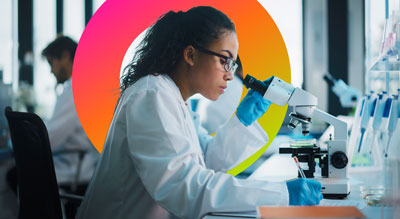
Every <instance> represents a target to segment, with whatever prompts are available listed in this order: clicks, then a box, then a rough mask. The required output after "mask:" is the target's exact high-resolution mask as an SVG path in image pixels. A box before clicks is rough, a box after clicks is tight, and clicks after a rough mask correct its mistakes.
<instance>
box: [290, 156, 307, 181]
mask: <svg viewBox="0 0 400 219" xmlns="http://www.w3.org/2000/svg"><path fill="white" fill-rule="evenodd" d="M293 160H294V162H295V163H296V166H297V168H298V169H299V172H300V175H301V178H304V179H305V178H306V174H304V171H303V169H302V168H301V166H300V163H299V160H298V159H297V157H296V156H294V157H293Z"/></svg>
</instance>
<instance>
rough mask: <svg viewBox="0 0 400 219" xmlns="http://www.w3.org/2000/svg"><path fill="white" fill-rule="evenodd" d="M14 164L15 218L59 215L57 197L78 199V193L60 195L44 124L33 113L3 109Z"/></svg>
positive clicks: (60, 208)
mask: <svg viewBox="0 0 400 219" xmlns="http://www.w3.org/2000/svg"><path fill="white" fill-rule="evenodd" d="M5 115H6V117H7V120H8V124H9V129H10V135H11V141H12V146H13V151H14V158H15V163H16V171H17V180H18V201H19V212H18V218H63V209H62V204H61V201H60V196H61V198H65V199H68V200H69V201H76V202H80V201H81V200H82V197H81V196H76V195H68V194H65V195H60V194H59V190H58V185H57V179H56V175H55V171H54V164H53V158H52V153H51V148H50V142H49V137H48V133H47V129H46V126H45V125H44V123H43V121H42V119H41V118H40V117H39V116H37V115H36V114H34V113H22V112H13V111H12V109H11V108H10V107H7V108H6V109H5Z"/></svg>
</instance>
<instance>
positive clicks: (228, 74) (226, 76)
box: [224, 71, 233, 81]
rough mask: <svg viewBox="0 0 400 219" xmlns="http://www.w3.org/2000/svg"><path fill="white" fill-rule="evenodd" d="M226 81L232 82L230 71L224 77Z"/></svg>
mask: <svg viewBox="0 0 400 219" xmlns="http://www.w3.org/2000/svg"><path fill="white" fill-rule="evenodd" d="M224 77H225V78H224V79H225V80H226V81H232V80H233V73H232V72H231V71H229V72H227V73H226V74H225V76H224Z"/></svg>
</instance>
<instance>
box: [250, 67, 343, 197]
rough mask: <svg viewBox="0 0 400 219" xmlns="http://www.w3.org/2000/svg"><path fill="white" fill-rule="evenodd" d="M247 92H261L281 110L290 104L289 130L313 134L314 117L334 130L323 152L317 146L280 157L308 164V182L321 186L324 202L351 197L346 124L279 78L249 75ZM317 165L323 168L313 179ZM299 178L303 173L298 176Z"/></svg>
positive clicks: (289, 149)
mask: <svg viewBox="0 0 400 219" xmlns="http://www.w3.org/2000/svg"><path fill="white" fill-rule="evenodd" d="M243 83H244V85H245V87H246V88H252V89H254V90H255V91H257V92H259V93H260V94H261V95H262V96H263V97H264V98H265V99H267V100H269V101H271V102H272V103H274V104H277V105H279V106H284V105H286V104H288V105H289V106H293V108H294V111H293V112H291V113H290V114H289V116H290V123H289V125H288V126H289V128H290V129H294V128H296V127H297V126H298V125H301V128H302V133H303V135H304V136H306V135H308V134H309V133H310V126H311V117H312V116H315V117H318V118H320V119H322V120H324V121H325V122H327V123H328V124H330V125H332V126H333V128H334V133H333V138H332V135H330V139H329V141H328V142H327V148H326V149H323V148H321V147H319V146H317V145H316V144H314V145H312V146H311V147H310V145H307V146H299V147H286V148H284V147H281V148H280V149H279V153H282V154H292V156H296V157H298V160H299V162H303V163H307V164H308V167H309V168H308V170H304V173H305V175H306V177H307V178H313V179H314V180H317V181H319V182H321V184H322V194H323V196H324V197H325V198H345V197H347V195H348V194H349V193H350V184H349V179H348V168H349V162H348V158H347V124H346V123H345V122H343V121H341V120H339V119H338V118H336V117H334V116H332V115H330V114H328V113H326V112H324V111H322V110H320V109H318V108H316V106H317V104H318V101H317V98H316V97H315V96H314V95H312V94H310V93H308V92H307V91H304V90H302V89H300V88H295V87H293V86H292V85H291V84H289V83H286V82H285V81H283V80H281V79H279V78H277V77H274V76H273V77H271V78H270V79H269V80H267V81H265V82H262V81H259V80H257V79H256V78H254V77H252V76H250V75H247V76H246V77H245V79H244V80H243ZM316 162H318V165H319V167H320V168H321V174H320V176H314V172H315V166H316ZM298 176H299V177H301V176H300V173H299V174H298Z"/></svg>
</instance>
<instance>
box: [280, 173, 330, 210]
mask: <svg viewBox="0 0 400 219" xmlns="http://www.w3.org/2000/svg"><path fill="white" fill-rule="evenodd" d="M286 185H287V188H288V191H289V205H318V204H319V202H320V201H321V200H322V193H321V183H320V182H318V181H316V180H311V179H304V178H299V179H295V180H290V181H287V182H286Z"/></svg>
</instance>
